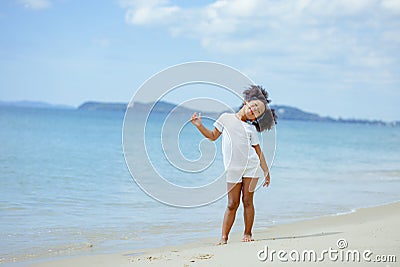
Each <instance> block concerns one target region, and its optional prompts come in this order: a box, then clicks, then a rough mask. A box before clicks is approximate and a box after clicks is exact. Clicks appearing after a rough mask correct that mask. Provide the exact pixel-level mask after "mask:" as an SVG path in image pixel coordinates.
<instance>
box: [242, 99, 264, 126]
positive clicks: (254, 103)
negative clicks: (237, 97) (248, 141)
mask: <svg viewBox="0 0 400 267" xmlns="http://www.w3.org/2000/svg"><path fill="white" fill-rule="evenodd" d="M243 108H244V114H245V115H246V117H247V119H248V120H251V121H254V120H255V119H256V118H258V117H260V116H261V115H262V114H263V113H264V112H265V105H264V103H263V102H262V101H261V100H251V101H249V102H246V101H245V102H244V106H243Z"/></svg>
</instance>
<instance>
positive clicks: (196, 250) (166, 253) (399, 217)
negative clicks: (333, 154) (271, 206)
mask: <svg viewBox="0 0 400 267" xmlns="http://www.w3.org/2000/svg"><path fill="white" fill-rule="evenodd" d="M399 211H400V201H397V202H393V203H389V204H384V205H379V206H372V207H367V208H359V209H356V210H355V211H354V212H352V211H351V212H348V213H345V214H340V215H325V216H321V217H317V218H310V219H304V220H300V221H295V222H291V223H287V224H278V225H273V226H271V227H268V228H267V229H265V230H262V231H260V230H257V231H255V232H254V238H255V241H254V242H251V243H243V242H240V240H241V234H240V233H233V234H232V235H231V237H230V242H229V243H228V245H223V246H216V245H215V242H216V238H215V237H213V238H204V239H201V240H198V241H196V242H193V243H188V244H183V245H177V246H168V247H159V248H150V249H143V250H131V251H121V252H119V253H112V254H100V253H96V252H94V253H93V254H89V253H88V254H86V255H82V256H70V257H68V256H65V257H53V258H44V259H36V260H32V261H26V262H15V263H4V265H3V266H8V265H9V266H32V267H47V266H61V267H63V266H89V267H90V266H225V265H226V266H242V265H244V266H265V264H271V263H273V264H274V266H275V265H279V264H288V263H295V264H296V266H297V265H299V266H307V264H310V263H309V262H293V261H292V260H291V258H290V257H289V256H288V255H289V254H287V255H286V259H287V260H288V262H282V261H279V260H278V259H277V254H275V259H274V258H273V257H272V258H271V257H269V258H267V259H266V260H265V261H262V260H260V259H259V258H261V259H264V258H265V255H266V254H265V253H261V254H260V257H259V256H258V253H259V252H260V251H261V250H264V251H268V249H269V251H268V253H267V254H270V252H271V251H275V252H276V253H277V252H278V251H279V250H284V251H286V252H287V253H289V252H290V251H292V250H300V251H299V252H301V250H315V252H316V255H318V256H319V257H320V256H321V255H320V254H321V253H320V252H322V251H323V250H328V249H329V248H332V249H336V250H339V251H340V249H338V243H337V242H338V240H340V239H343V240H345V241H343V242H345V243H346V244H348V247H347V248H348V249H349V250H357V249H358V250H360V252H363V251H365V250H370V251H372V252H373V254H372V257H374V255H382V256H395V258H396V261H397V262H386V263H385V264H386V265H384V266H396V265H397V264H398V262H400V254H397V255H396V253H399V251H400V230H397V225H399V223H400V212H399ZM266 248H267V250H266ZM343 251H345V249H344V250H343ZM293 255H294V254H293ZM269 256H271V255H269ZM272 256H274V255H272ZM325 256H326V257H325V258H324V262H325V264H326V262H328V263H332V261H330V260H329V258H328V257H327V255H325ZM271 260H272V262H271ZM362 260H363V259H361V262H357V263H354V262H341V263H340V264H343V263H347V264H351V265H359V266H362V265H363V264H365V261H362ZM324 262H320V263H322V265H325V264H323V263H324ZM369 264H371V265H372V266H375V265H376V264H373V263H369ZM381 264H382V263H381ZM1 265H2V264H1Z"/></svg>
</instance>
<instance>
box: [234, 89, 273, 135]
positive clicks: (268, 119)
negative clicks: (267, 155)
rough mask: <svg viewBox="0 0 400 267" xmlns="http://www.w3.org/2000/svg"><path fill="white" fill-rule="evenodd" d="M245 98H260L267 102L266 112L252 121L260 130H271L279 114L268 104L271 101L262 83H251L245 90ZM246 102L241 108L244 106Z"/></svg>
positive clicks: (248, 99) (249, 99) (247, 99)
mask: <svg viewBox="0 0 400 267" xmlns="http://www.w3.org/2000/svg"><path fill="white" fill-rule="evenodd" d="M243 97H244V100H246V101H251V100H260V101H261V102H263V103H264V104H265V112H264V113H263V114H262V115H261V116H260V117H258V118H256V120H255V121H253V122H251V123H252V124H253V125H254V126H255V127H256V129H257V131H258V132H262V131H265V130H270V129H271V128H272V127H273V126H274V125H275V124H277V118H278V117H277V116H276V114H275V110H274V109H270V108H269V107H268V104H269V103H270V102H271V100H270V99H268V92H267V91H266V90H265V89H264V88H262V86H260V85H251V86H250V87H249V88H248V89H246V90H244V92H243ZM243 106H244V104H242V106H241V107H240V108H242V107H243Z"/></svg>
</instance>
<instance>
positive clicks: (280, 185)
mask: <svg viewBox="0 0 400 267" xmlns="http://www.w3.org/2000/svg"><path fill="white" fill-rule="evenodd" d="M123 116H124V114H121V113H114V112H94V111H79V110H57V109H54V110H53V109H29V108H5V107H2V108H0V142H1V146H0V173H1V175H0V181H1V187H0V218H1V219H0V251H1V252H0V262H11V261H14V260H16V261H19V260H27V259H35V258H37V257H49V256H59V255H61V256H65V255H76V254H80V253H96V252H100V253H101V252H114V251H121V250H122V251H126V250H132V249H142V248H148V247H157V246H163V245H175V244H180V243H184V242H190V241H194V240H196V239H198V238H202V237H209V236H215V238H216V240H217V239H218V237H219V232H220V225H221V221H222V216H223V213H224V209H225V205H226V199H225V198H223V199H221V200H219V201H217V202H215V203H212V204H210V205H207V206H204V207H200V208H192V209H183V208H174V207H170V206H166V205H163V204H161V203H159V202H157V201H155V200H153V199H152V198H150V197H149V196H148V195H147V194H145V193H144V192H142V191H141V190H140V189H139V187H138V186H137V185H136V184H135V183H134V181H133V179H132V178H131V176H130V174H129V171H128V169H127V167H126V164H125V159H124V155H123V150H122V144H121V139H122V137H121V135H122V124H123ZM162 121H163V120H162V118H160V119H159V120H153V121H152V124H151V125H149V127H152V128H154V129H158V128H160V127H161V126H162ZM206 123H209V124H210V122H206ZM156 132H157V131H154V133H156ZM150 138H159V135H157V134H154V136H151V137H150ZM179 138H180V139H179V142H180V146H181V147H182V153H183V154H184V155H185V156H186V157H187V158H189V159H190V158H196V157H198V155H199V151H198V149H197V146H198V144H197V143H198V141H199V140H201V136H200V135H199V134H198V133H197V130H196V129H195V128H194V127H192V126H191V125H190V124H188V125H186V126H185V127H184V128H183V130H182V134H181V135H180V137H179ZM276 139H277V140H276V156H275V159H274V165H273V166H272V168H271V177H272V181H271V186H270V188H268V189H264V188H260V189H259V190H258V191H257V192H256V197H255V205H256V222H255V225H254V229H255V230H257V229H264V228H265V227H268V226H271V225H273V224H279V223H285V222H289V221H293V220H299V219H302V218H311V217H317V216H322V215H328V214H338V213H344V212H351V211H352V210H354V209H357V208H360V207H367V206H374V205H379V204H384V203H388V202H393V201H398V200H400V195H399V194H398V191H399V189H400V164H399V163H400V128H398V127H388V126H377V125H357V124H343V123H316V122H301V121H282V120H281V121H279V124H278V125H277V129H276ZM150 144H153V143H152V142H150ZM216 145H217V146H216V148H217V155H216V158H215V165H213V166H212V167H210V168H209V169H208V171H209V172H210V173H219V172H220V171H221V167H222V162H221V160H222V159H221V155H220V150H219V149H218V147H219V145H220V144H219V143H218V142H217V144H216ZM191 146H194V147H195V149H191ZM151 157H152V158H151V160H152V161H154V162H156V163H157V164H158V165H159V166H161V167H162V166H165V168H163V169H164V172H165V175H168V173H169V172H170V173H171V174H174V172H176V171H177V170H174V169H171V168H170V167H169V168H167V166H168V162H166V159H165V157H163V156H161V154H160V155H158V154H157V153H154V154H152V156H151ZM185 175H188V176H185ZM185 175H179V176H176V175H173V176H172V177H175V180H174V181H173V182H175V183H177V184H182V185H185V186H187V185H193V186H194V185H199V183H200V184H202V183H207V182H209V181H207V179H205V180H203V181H199V180H198V179H186V178H185V177H190V174H185ZM210 177H211V176H210ZM241 213H242V212H240V211H239V212H238V217H237V220H236V223H235V225H234V227H233V231H239V232H240V231H242V225H243V223H242V218H241V216H240V215H241Z"/></svg>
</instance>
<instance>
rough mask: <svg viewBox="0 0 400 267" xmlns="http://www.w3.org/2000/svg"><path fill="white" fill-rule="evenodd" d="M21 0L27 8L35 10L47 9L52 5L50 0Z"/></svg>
mask: <svg viewBox="0 0 400 267" xmlns="http://www.w3.org/2000/svg"><path fill="white" fill-rule="evenodd" d="M19 2H20V3H21V4H22V5H24V7H25V8H29V9H35V10H40V9H46V8H50V7H51V6H52V3H51V1H49V0H19Z"/></svg>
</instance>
